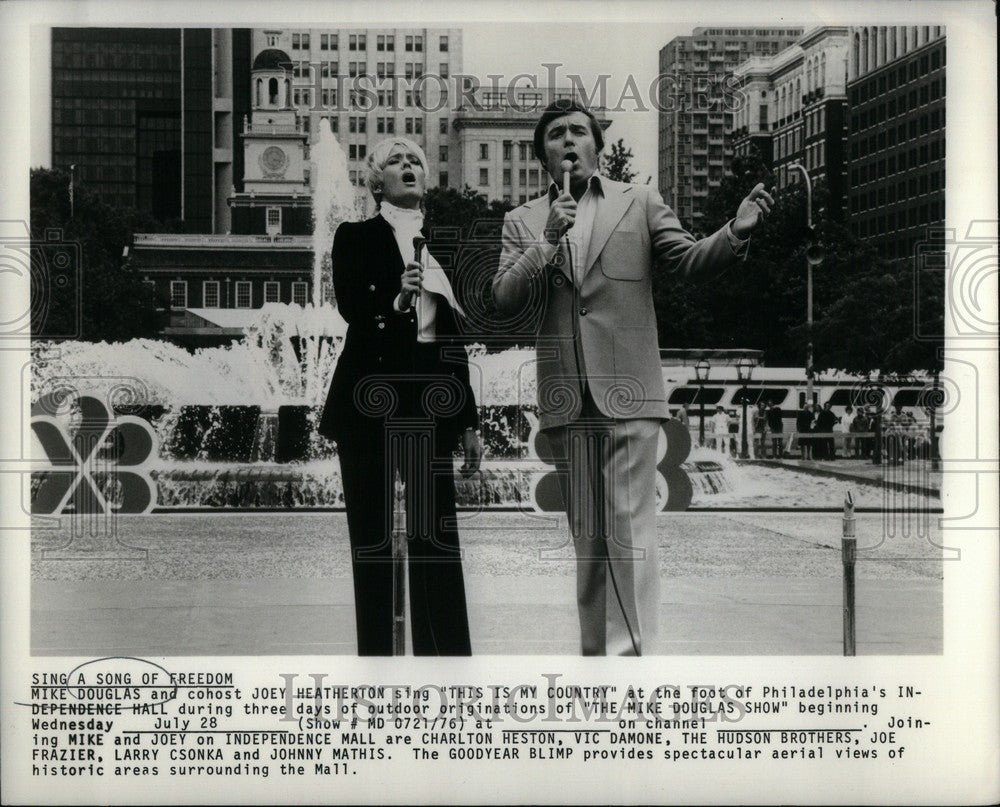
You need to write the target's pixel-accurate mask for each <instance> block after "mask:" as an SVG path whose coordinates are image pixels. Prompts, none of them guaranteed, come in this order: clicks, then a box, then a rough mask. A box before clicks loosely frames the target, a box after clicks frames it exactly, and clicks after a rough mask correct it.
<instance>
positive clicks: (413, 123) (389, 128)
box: [302, 102, 448, 135]
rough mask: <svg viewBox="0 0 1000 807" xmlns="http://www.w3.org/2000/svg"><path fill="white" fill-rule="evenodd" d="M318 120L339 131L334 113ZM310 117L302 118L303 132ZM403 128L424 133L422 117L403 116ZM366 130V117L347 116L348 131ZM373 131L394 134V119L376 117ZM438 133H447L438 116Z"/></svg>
mask: <svg viewBox="0 0 1000 807" xmlns="http://www.w3.org/2000/svg"><path fill="white" fill-rule="evenodd" d="M334 103H336V102H334ZM319 117H320V120H326V121H329V122H330V131H331V132H333V133H334V134H339V132H340V118H339V117H338V116H336V115H320V116H319ZM309 122H310V118H309V117H308V116H306V117H304V118H303V119H302V130H303V131H304V132H309V131H310V129H311V126H310V123H309ZM403 128H404V130H405V131H406V133H407V134H423V133H424V120H423V118H404V120H403ZM367 130H368V123H367V119H366V118H364V117H360V116H352V117H351V118H349V122H348V131H349V132H351V133H353V134H363V133H365V132H367ZM375 131H376V132H378V134H396V119H395V118H390V117H378V118H375ZM438 133H439V134H443V135H447V134H448V119H447V118H440V119H438Z"/></svg>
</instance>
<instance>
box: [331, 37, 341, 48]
mask: <svg viewBox="0 0 1000 807" xmlns="http://www.w3.org/2000/svg"><path fill="white" fill-rule="evenodd" d="M339 39H340V35H339V34H330V50H337V47H338V40H339Z"/></svg>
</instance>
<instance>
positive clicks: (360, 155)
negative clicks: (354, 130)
mask: <svg viewBox="0 0 1000 807" xmlns="http://www.w3.org/2000/svg"><path fill="white" fill-rule="evenodd" d="M367 152H368V147H367V146H366V145H365V144H364V143H361V144H360V145H357V144H355V143H351V145H349V146H348V147H347V156H348V157H350V158H351V159H352V160H363V159H364V158H365V157H366V156H367Z"/></svg>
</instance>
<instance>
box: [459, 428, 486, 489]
mask: <svg viewBox="0 0 1000 807" xmlns="http://www.w3.org/2000/svg"><path fill="white" fill-rule="evenodd" d="M462 449H463V450H464V451H465V463H464V464H463V465H462V467H461V468H459V470H460V471H461V472H462V476H463V477H465V478H466V479H468V478H469V477H470V476H472V475H473V474H474V473H475V472H476V471H478V470H479V464H480V463H481V462H482V461H483V446H482V444H481V443H480V442H479V435H478V434H476V430H475V429H466V430H465V431H464V432H463V433H462Z"/></svg>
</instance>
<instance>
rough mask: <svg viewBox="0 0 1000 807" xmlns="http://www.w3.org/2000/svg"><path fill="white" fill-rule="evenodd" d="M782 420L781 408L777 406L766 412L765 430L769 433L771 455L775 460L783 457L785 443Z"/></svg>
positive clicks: (783, 421)
mask: <svg viewBox="0 0 1000 807" xmlns="http://www.w3.org/2000/svg"><path fill="white" fill-rule="evenodd" d="M784 418H785V416H784V414H783V413H782V411H781V407H780V406H778V405H777V404H775V405H774V406H772V407H770V408H769V409H768V410H767V430H768V431H769V432H771V454H772V456H773V457H774V458H775V459H776V460H780V459H782V458H783V457H784V456H785V443H784V437H783V434H782V432H783V431H784V428H785V420H784Z"/></svg>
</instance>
